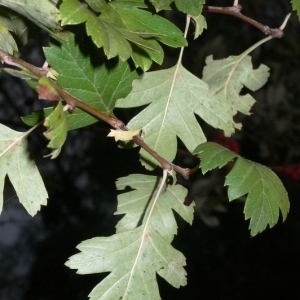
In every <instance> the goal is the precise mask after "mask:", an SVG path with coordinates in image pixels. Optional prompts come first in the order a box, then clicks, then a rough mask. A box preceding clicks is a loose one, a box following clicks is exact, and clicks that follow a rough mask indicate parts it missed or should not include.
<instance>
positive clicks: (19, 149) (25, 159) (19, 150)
mask: <svg viewBox="0 0 300 300" xmlns="http://www.w3.org/2000/svg"><path fill="white" fill-rule="evenodd" d="M6 176H8V177H9V180H10V181H11V183H12V185H13V187H14V189H15V191H16V194H17V196H18V198H19V201H20V202H21V203H22V204H23V206H24V207H25V209H26V210H27V212H28V213H29V214H30V215H31V216H33V215H35V214H36V213H37V212H38V211H39V210H40V207H41V205H46V204H47V198H48V194H47V191H46V189H45V186H44V183H43V180H42V178H41V175H40V173H39V171H38V169H37V167H36V165H35V163H34V161H33V160H32V159H31V158H30V157H29V153H28V150H27V141H26V139H25V138H24V133H22V132H16V131H14V130H12V129H10V128H8V127H6V126H4V125H2V124H0V212H1V210H2V205H3V187H4V180H5V177H6Z"/></svg>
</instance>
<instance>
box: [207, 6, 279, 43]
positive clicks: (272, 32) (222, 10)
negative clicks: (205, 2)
mask: <svg viewBox="0 0 300 300" xmlns="http://www.w3.org/2000/svg"><path fill="white" fill-rule="evenodd" d="M241 10H242V6H241V5H239V4H238V1H235V2H234V5H233V6H231V7H218V6H204V7H203V11H206V12H209V13H217V14H225V15H231V16H234V17H236V18H239V19H242V20H243V21H245V22H247V23H249V24H250V25H252V26H254V27H256V28H258V29H259V30H260V31H262V32H263V33H264V34H265V35H269V36H271V37H272V38H279V39H280V38H282V37H283V35H284V34H283V30H282V29H281V28H270V27H269V26H267V25H264V24H262V23H259V22H257V21H256V20H254V19H251V18H249V17H248V16H245V15H243V14H242V13H241Z"/></svg>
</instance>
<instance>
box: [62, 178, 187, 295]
mask: <svg viewBox="0 0 300 300" xmlns="http://www.w3.org/2000/svg"><path fill="white" fill-rule="evenodd" d="M163 184H164V182H163ZM117 186H118V189H119V190H120V189H124V188H125V187H126V186H130V187H132V188H134V191H130V192H127V193H124V194H121V195H119V197H118V198H119V199H118V200H119V203H118V211H117V214H124V213H125V214H126V215H125V216H124V217H123V219H121V221H120V222H119V223H118V225H117V233H116V234H114V235H113V236H110V237H99V238H93V239H90V240H87V241H84V242H82V243H81V244H79V245H78V246H77V248H78V249H79V250H80V251H81V252H80V253H78V254H75V255H73V256H72V257H70V258H69V261H68V262H67V263H66V265H67V266H68V267H70V268H72V269H77V270H78V273H80V274H89V273H101V272H111V273H110V274H109V275H108V276H107V277H106V278H105V279H104V280H103V281H102V282H101V283H99V284H98V285H97V286H96V287H95V288H94V289H93V291H92V292H91V293H90V295H89V297H91V299H94V300H96V299H112V300H113V299H120V298H122V299H130V300H132V299H139V300H140V299H160V296H159V291H158V286H157V280H156V273H157V274H159V275H160V276H161V277H163V278H164V279H165V280H166V281H167V282H168V283H170V284H171V285H173V286H174V287H177V288H178V287H180V286H183V285H185V284H186V272H185V270H184V268H183V266H185V264H186V262H185V258H184V256H183V255H182V253H180V252H179V251H177V250H176V249H174V248H173V247H172V246H171V245H170V242H171V241H172V239H173V237H174V234H175V233H176V231H177V230H176V229H177V226H176V222H175V219H174V215H173V212H172V209H173V210H175V211H176V212H177V213H178V214H179V215H180V216H182V217H183V218H184V219H185V220H186V221H188V222H189V223H191V222H192V220H193V207H192V206H190V207H185V206H184V204H183V199H184V196H185V195H186V190H185V189H184V188H183V187H179V186H168V187H166V188H165V190H164V191H162V193H161V194H159V195H157V194H156V193H157V192H158V186H160V183H159V182H158V179H157V178H156V177H154V176H146V175H140V174H134V175H130V176H128V177H124V178H120V179H119V180H118V182H117ZM157 196H158V198H157ZM127 216H128V217H127ZM124 258H126V259H124Z"/></svg>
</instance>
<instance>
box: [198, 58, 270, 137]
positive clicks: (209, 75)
mask: <svg viewBox="0 0 300 300" xmlns="http://www.w3.org/2000/svg"><path fill="white" fill-rule="evenodd" d="M268 77H269V68H268V67H267V66H265V65H261V66H260V67H259V68H258V69H256V70H254V69H253V66H252V63H251V57H250V56H248V55H246V56H245V55H244V54H241V55H239V56H230V57H228V58H226V59H222V60H213V59H212V56H209V57H207V59H206V66H205V67H204V70H203V81H205V82H206V83H207V84H208V85H209V87H210V90H211V91H212V92H213V93H214V94H215V95H216V96H217V97H219V98H220V101H226V102H227V103H228V104H229V105H230V108H231V110H232V114H233V115H235V114H236V113H237V112H238V111H239V112H241V113H243V114H246V115H249V114H250V109H251V107H252V106H253V104H254V102H255V100H254V98H253V97H252V96H251V95H250V94H246V95H240V92H241V90H242V88H243V87H244V86H246V87H247V88H249V89H250V90H252V91H256V90H257V89H259V88H261V87H262V86H263V85H264V84H265V83H266V82H267V80H268ZM235 127H236V128H240V127H241V125H240V124H236V125H235ZM225 134H226V135H228V134H227V133H226V132H225Z"/></svg>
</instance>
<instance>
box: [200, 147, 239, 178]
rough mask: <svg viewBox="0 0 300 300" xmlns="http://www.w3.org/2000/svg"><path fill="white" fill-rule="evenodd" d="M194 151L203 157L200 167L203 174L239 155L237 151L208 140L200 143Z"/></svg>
mask: <svg viewBox="0 0 300 300" xmlns="http://www.w3.org/2000/svg"><path fill="white" fill-rule="evenodd" d="M194 153H195V154H198V155H199V156H200V157H201V163H200V167H201V170H202V173H203V174H205V173H206V172H207V171H211V170H212V169H215V168H222V167H224V166H225V165H226V164H227V163H228V162H229V161H231V160H233V159H234V158H236V157H238V155H237V154H236V153H234V152H232V151H230V150H229V149H227V148H225V147H223V146H220V145H219V144H216V143H212V142H207V143H203V144H201V145H199V146H198V147H197V148H196V149H195V150H194Z"/></svg>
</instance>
